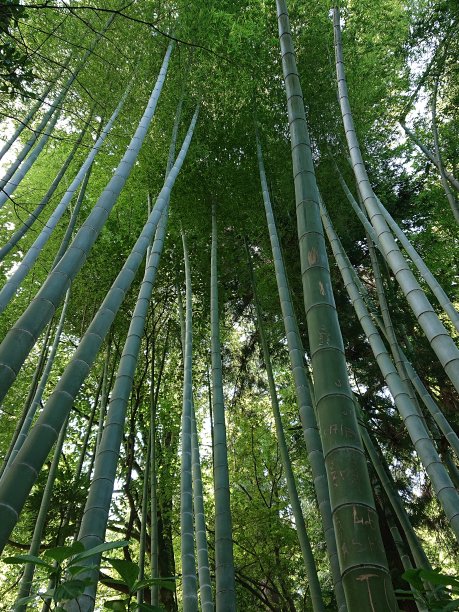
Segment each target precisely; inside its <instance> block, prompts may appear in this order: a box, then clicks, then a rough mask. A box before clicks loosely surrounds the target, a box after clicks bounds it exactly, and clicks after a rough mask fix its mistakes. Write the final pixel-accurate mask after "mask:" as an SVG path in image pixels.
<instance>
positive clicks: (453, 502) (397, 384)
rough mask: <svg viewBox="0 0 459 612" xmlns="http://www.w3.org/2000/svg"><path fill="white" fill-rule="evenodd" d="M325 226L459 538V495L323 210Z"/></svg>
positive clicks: (386, 376)
mask: <svg viewBox="0 0 459 612" xmlns="http://www.w3.org/2000/svg"><path fill="white" fill-rule="evenodd" d="M322 219H323V222H324V227H325V230H326V232H327V235H328V237H329V240H330V245H331V247H332V249H333V253H334V255H335V259H336V262H337V263H338V266H339V269H340V272H341V275H342V277H343V281H344V284H345V286H346V290H347V291H348V293H349V297H350V299H351V302H352V304H353V306H354V309H355V311H356V314H357V316H358V318H359V321H360V324H361V325H362V329H363V330H364V332H365V334H366V336H367V338H368V341H369V343H370V346H371V349H372V351H373V354H374V356H375V358H376V361H377V363H378V366H379V368H380V370H381V373H382V374H383V376H384V379H385V381H386V384H387V386H388V388H389V390H390V392H391V395H392V397H393V398H394V402H395V405H396V407H397V409H398V411H399V413H400V416H401V417H402V419H403V422H404V424H405V426H406V428H407V431H408V434H409V436H410V438H411V440H412V442H413V444H414V447H415V449H416V452H417V454H418V456H419V459H420V460H421V463H422V464H423V466H424V469H425V470H426V472H427V474H428V475H429V478H430V480H431V482H432V485H433V488H434V490H435V493H436V495H437V497H438V500H439V502H440V504H441V506H442V508H443V510H444V512H445V515H446V517H447V519H448V522H449V524H450V526H451V529H452V530H453V532H454V534H455V536H456V538H457V539H458V540H459V494H458V492H457V491H456V489H455V487H454V485H453V483H452V482H451V479H450V477H449V475H448V472H447V471H446V469H445V467H444V465H443V463H442V461H441V459H440V456H439V455H438V453H437V451H436V449H435V446H434V444H433V442H432V440H431V438H430V436H429V433H428V431H427V429H426V427H425V424H424V421H423V419H422V417H421V416H420V415H419V414H418V412H417V410H416V407H415V406H414V404H413V402H412V401H411V398H410V396H409V394H408V392H407V390H406V387H405V385H404V384H403V382H402V380H401V379H400V376H399V375H398V372H397V370H396V369H395V366H394V365H393V363H392V360H391V359H390V357H389V354H388V352H387V350H386V348H385V346H384V343H383V341H382V339H381V336H380V335H379V333H378V330H377V329H376V326H375V325H374V323H373V321H372V320H371V317H370V315H369V313H368V311H367V309H366V307H365V304H364V302H363V299H362V298H361V296H360V294H359V292H358V289H357V287H356V285H355V283H354V279H353V277H352V274H351V273H350V271H349V269H348V267H347V262H346V260H345V258H344V257H343V256H342V254H341V253H342V246H341V243H340V241H339V238H338V237H337V236H336V234H335V232H334V230H333V227H332V225H331V221H330V219H329V217H328V215H327V214H326V212H325V209H323V216H322Z"/></svg>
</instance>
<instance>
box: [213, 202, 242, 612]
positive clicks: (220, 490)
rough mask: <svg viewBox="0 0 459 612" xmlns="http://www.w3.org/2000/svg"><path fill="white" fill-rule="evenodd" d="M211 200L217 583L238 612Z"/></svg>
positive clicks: (228, 611) (226, 604)
mask: <svg viewBox="0 0 459 612" xmlns="http://www.w3.org/2000/svg"><path fill="white" fill-rule="evenodd" d="M216 208H217V207H216V205H215V203H212V244H211V257H210V330H211V361H212V394H211V402H210V406H211V409H213V416H214V419H213V421H214V423H213V440H212V448H213V466H214V470H213V473H214V498H215V582H216V593H215V599H216V609H217V610H218V612H235V610H236V586H235V580H234V558H233V535H232V531H233V529H232V517H231V503H230V486H229V471H228V450H227V442H226V423H225V403H224V402H225V400H224V396H223V377H222V357H221V345H220V329H219V327H220V325H219V313H218V270H217V266H218V258H217V241H218V227H217V210H216Z"/></svg>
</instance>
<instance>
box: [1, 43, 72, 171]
mask: <svg viewBox="0 0 459 612" xmlns="http://www.w3.org/2000/svg"><path fill="white" fill-rule="evenodd" d="M71 58H72V54H70V55H69V56H68V58H67V59H66V61H65V63H64V65H63V66H62V67H61V68H60V69H59V71H58V72H57V74H56V76H55V77H54V78H53V79H50V81H49V83H48V85H47V86H46V87H45V89H44V90H43V91H42V92H41V93H40V95H39V97H38V99H37V101H36V102H35V104H33V105H32V106H31V107H30V109H29V111H28V112H27V114H26V116H25V117H24V119H22V121H20V122H19V125H18V127H17V128H16V130H15V131H14V133H13V134H12V136H11V137H10V138H9V139H8V140H7V141H6V142H5V144H4V145H3V147H2V149H1V151H0V159H2V158H3V157H4V155H5V154H6V153H7V152H8V151H9V150H10V149H11V147H12V146H13V144H14V143H15V142H16V141H17V139H18V138H19V136H20V135H21V134H22V132H23V130H24V129H25V128H26V127H29V124H30V122H31V121H32V119H33V118H34V117H35V115H36V114H37V112H38V111H39V109H40V108H41V107H42V106H43V104H44V103H45V100H46V97H47V96H48V94H49V93H50V91H51V90H52V88H53V87H54V86H55V85H56V83H57V82H58V81H59V79H60V78H61V76H62V74H63V73H64V70H67V68H68V66H69V63H70V60H71Z"/></svg>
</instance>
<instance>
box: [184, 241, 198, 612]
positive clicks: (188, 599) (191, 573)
mask: <svg viewBox="0 0 459 612" xmlns="http://www.w3.org/2000/svg"><path fill="white" fill-rule="evenodd" d="M182 242H183V257H184V262H185V286H186V293H185V304H186V307H185V338H184V357H183V407H182V436H181V444H182V450H181V455H180V457H181V461H180V550H181V558H182V592H183V611H184V612H197V610H198V597H197V592H196V561H195V556H194V529H193V478H192V461H191V446H192V445H191V435H192V420H193V418H192V414H193V380H192V346H193V344H192V343H193V329H192V293H191V271H190V260H189V257H188V247H187V243H186V237H185V233H184V232H183V230H182Z"/></svg>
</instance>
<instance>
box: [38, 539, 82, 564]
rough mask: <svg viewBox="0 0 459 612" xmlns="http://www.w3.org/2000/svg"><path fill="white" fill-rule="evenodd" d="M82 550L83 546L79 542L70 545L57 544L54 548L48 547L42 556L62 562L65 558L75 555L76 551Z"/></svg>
mask: <svg viewBox="0 0 459 612" xmlns="http://www.w3.org/2000/svg"><path fill="white" fill-rule="evenodd" d="M81 552H84V546H83V544H82V543H81V542H74V543H73V544H72V545H71V546H58V547H56V548H49V549H48V550H45V552H44V553H43V556H44V557H51V559H54V560H55V561H58V562H59V563H62V561H65V559H68V558H69V557H72V556H73V555H76V554H77V553H81Z"/></svg>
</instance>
